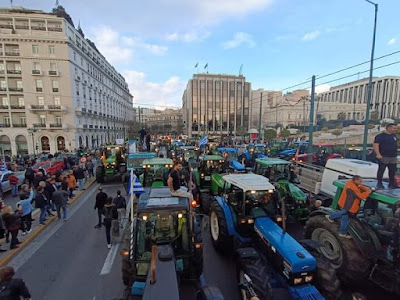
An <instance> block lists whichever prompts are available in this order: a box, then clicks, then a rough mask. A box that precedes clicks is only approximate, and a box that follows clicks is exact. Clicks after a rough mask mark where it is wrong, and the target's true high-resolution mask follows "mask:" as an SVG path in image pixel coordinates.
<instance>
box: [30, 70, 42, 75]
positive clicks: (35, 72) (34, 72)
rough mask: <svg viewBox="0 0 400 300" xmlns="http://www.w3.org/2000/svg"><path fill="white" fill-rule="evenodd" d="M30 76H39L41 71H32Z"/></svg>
mask: <svg viewBox="0 0 400 300" xmlns="http://www.w3.org/2000/svg"><path fill="white" fill-rule="evenodd" d="M32 74H33V75H40V74H42V71H41V70H32Z"/></svg>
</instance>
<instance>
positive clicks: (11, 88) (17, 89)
mask: <svg viewBox="0 0 400 300" xmlns="http://www.w3.org/2000/svg"><path fill="white" fill-rule="evenodd" d="M8 90H9V91H10V92H23V91H24V89H23V88H21V87H10V86H9V87H8Z"/></svg>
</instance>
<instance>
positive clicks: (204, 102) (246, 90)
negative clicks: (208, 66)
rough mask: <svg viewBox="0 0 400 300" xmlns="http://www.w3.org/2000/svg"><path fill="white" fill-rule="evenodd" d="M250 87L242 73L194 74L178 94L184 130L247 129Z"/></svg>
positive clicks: (220, 131) (233, 131) (224, 131)
mask: <svg viewBox="0 0 400 300" xmlns="http://www.w3.org/2000/svg"><path fill="white" fill-rule="evenodd" d="M250 91H251V84H250V83H249V82H246V78H245V77H244V76H242V75H240V76H235V75H225V74H208V73H207V74H194V75H193V78H192V79H190V80H189V82H188V84H187V87H186V89H185V91H184V93H183V97H182V102H183V122H184V125H185V129H186V132H185V133H186V134H187V135H188V136H190V137H191V136H198V135H203V134H205V133H208V134H243V133H247V131H248V129H249V101H250Z"/></svg>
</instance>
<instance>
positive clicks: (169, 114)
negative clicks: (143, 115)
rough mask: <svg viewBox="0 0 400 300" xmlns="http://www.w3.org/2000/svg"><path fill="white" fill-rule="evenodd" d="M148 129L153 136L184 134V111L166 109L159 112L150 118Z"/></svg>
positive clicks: (147, 124) (147, 123)
mask: <svg viewBox="0 0 400 300" xmlns="http://www.w3.org/2000/svg"><path fill="white" fill-rule="evenodd" d="M146 128H147V129H148V130H149V132H150V133H152V134H154V133H157V134H170V133H174V134H182V129H183V122H182V110H181V109H166V110H163V111H157V113H156V114H154V115H152V116H149V117H148V119H147V122H146Z"/></svg>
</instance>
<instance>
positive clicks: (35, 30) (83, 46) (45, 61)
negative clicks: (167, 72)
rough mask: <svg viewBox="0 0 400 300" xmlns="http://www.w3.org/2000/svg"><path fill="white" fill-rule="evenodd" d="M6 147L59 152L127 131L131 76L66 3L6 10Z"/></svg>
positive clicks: (1, 137)
mask: <svg viewBox="0 0 400 300" xmlns="http://www.w3.org/2000/svg"><path fill="white" fill-rule="evenodd" d="M0 101H1V102H0V127H1V128H0V146H1V148H2V150H3V151H4V152H5V154H6V155H7V154H13V155H14V154H24V153H28V152H29V153H34V152H35V150H36V151H39V152H50V153H54V152H57V151H63V150H72V149H74V148H78V147H96V146H99V145H101V144H103V143H109V142H113V141H114V140H115V139H116V138H125V137H127V136H126V128H129V126H130V124H131V123H132V122H133V121H134V117H135V116H134V110H133V101H132V95H131V94H130V93H129V89H128V85H127V83H126V82H125V79H124V78H123V77H122V76H121V75H120V74H119V73H118V72H117V71H116V70H115V69H114V68H113V66H111V65H110V64H109V63H108V62H107V61H106V59H105V58H104V56H103V55H102V54H101V53H100V52H99V51H98V49H97V48H96V46H95V44H94V43H93V42H91V41H90V40H88V39H85V36H84V34H83V32H82V30H81V29H80V28H78V29H75V27H74V24H73V22H72V19H71V18H70V16H69V15H68V14H67V13H66V12H65V10H64V9H63V8H62V7H61V6H59V7H57V8H55V9H54V10H53V12H52V13H45V12H43V11H37V10H27V9H23V8H18V7H14V8H11V9H9V8H8V9H7V8H2V9H0Z"/></svg>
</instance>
